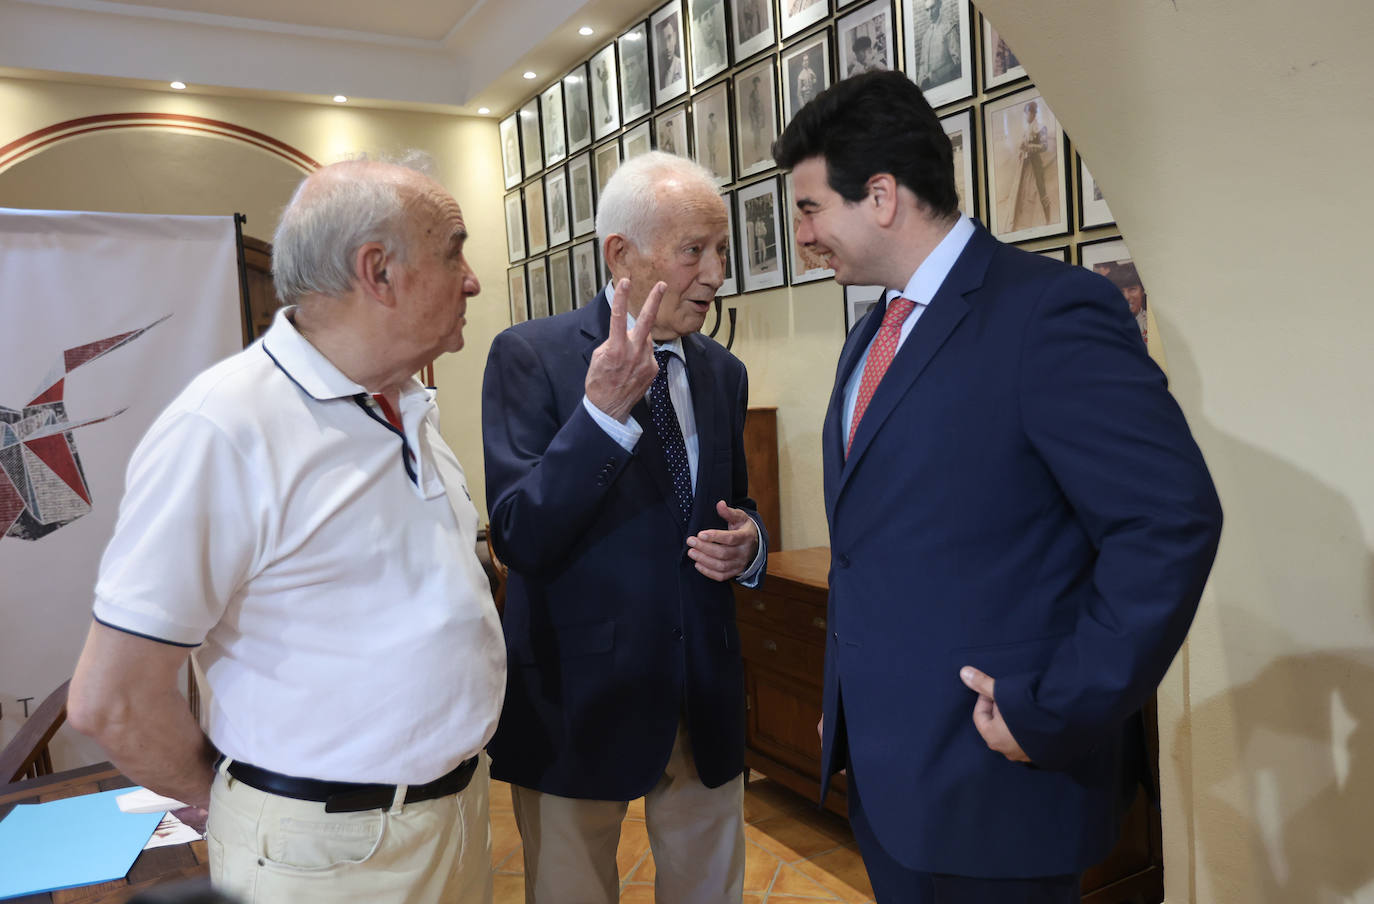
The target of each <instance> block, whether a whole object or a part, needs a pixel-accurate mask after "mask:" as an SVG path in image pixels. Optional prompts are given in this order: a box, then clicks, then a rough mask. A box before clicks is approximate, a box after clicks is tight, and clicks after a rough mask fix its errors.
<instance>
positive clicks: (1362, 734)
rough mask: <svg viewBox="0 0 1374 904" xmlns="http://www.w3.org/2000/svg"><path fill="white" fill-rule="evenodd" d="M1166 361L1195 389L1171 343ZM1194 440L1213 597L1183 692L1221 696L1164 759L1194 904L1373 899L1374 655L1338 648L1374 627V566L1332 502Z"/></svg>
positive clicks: (1267, 461)
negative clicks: (1209, 518) (1221, 528)
mask: <svg viewBox="0 0 1374 904" xmlns="http://www.w3.org/2000/svg"><path fill="white" fill-rule="evenodd" d="M1169 362H1170V365H1171V372H1172V373H1173V375H1174V377H1175V378H1176V379H1177V380H1178V381H1179V383H1180V385H1182V386H1199V385H1201V383H1200V377H1199V375H1198V373H1197V371H1196V368H1195V366H1194V362H1193V360H1192V358H1191V357H1190V356H1189V354H1188V350H1187V347H1186V343H1184V342H1183V341H1181V337H1177V336H1171V337H1170V344H1169ZM1191 410H1193V411H1200V410H1202V406H1201V405H1194V406H1192V408H1191ZM1192 427H1193V431H1194V434H1195V436H1196V437H1197V439H1198V442H1199V444H1200V445H1201V446H1202V447H1203V449H1204V450H1205V451H1206V453H1207V457H1208V462H1209V465H1210V466H1211V467H1212V473H1213V476H1214V478H1215V479H1216V481H1217V486H1218V489H1219V491H1220V493H1221V498H1222V502H1223V505H1224V506H1225V507H1226V529H1225V530H1226V533H1225V535H1224V537H1223V540H1222V554H1221V556H1220V557H1219V559H1218V562H1217V567H1216V569H1215V570H1214V571H1213V581H1212V586H1213V588H1217V587H1221V588H1226V589H1225V591H1224V593H1225V596H1223V595H1221V594H1216V593H1215V590H1214V595H1213V596H1212V598H1213V599H1215V603H1214V604H1213V606H1214V609H1213V611H1212V612H1210V613H1209V612H1207V611H1206V610H1205V609H1204V610H1203V611H1202V612H1200V613H1199V617H1198V622H1197V625H1196V626H1195V631H1194V634H1195V635H1197V640H1196V641H1195V642H1194V643H1192V644H1191V645H1190V666H1189V668H1190V681H1189V683H1190V688H1189V690H1190V692H1191V691H1192V690H1194V689H1197V688H1203V689H1207V688H1214V687H1218V686H1225V685H1230V686H1228V687H1227V689H1226V690H1225V691H1224V692H1223V693H1219V694H1216V695H1214V696H1211V697H1207V698H1201V697H1195V698H1194V699H1193V702H1192V705H1191V712H1190V716H1189V717H1188V720H1187V721H1188V724H1187V725H1183V726H1181V730H1180V731H1179V733H1178V734H1177V738H1178V739H1179V743H1178V744H1177V745H1176V747H1175V749H1174V752H1173V756H1174V758H1175V761H1176V762H1178V763H1180V764H1181V768H1183V769H1184V770H1185V776H1184V782H1185V785H1191V794H1190V798H1187V799H1190V800H1191V805H1192V812H1191V813H1190V814H1189V815H1188V816H1187V821H1188V823H1189V831H1190V833H1191V835H1192V839H1193V847H1194V857H1195V858H1196V862H1195V866H1196V870H1197V872H1196V875H1197V877H1198V878H1197V879H1196V880H1195V881H1196V883H1197V885H1198V887H1196V888H1194V889H1193V900H1196V901H1199V902H1205V901H1217V902H1246V904H1324V902H1331V904H1336V902H1345V901H1353V900H1359V901H1371V900H1374V896H1371V892H1374V887H1371V883H1374V849H1372V848H1371V845H1372V844H1374V650H1372V649H1370V648H1368V647H1364V646H1349V644H1350V642H1351V641H1352V640H1358V639H1359V638H1360V637H1362V636H1363V635H1364V634H1366V633H1367V631H1368V627H1369V624H1370V622H1371V618H1372V617H1374V552H1371V551H1370V550H1369V549H1368V548H1367V547H1366V546H1365V545H1364V540H1363V536H1364V535H1363V531H1362V528H1361V525H1360V522H1359V520H1358V518H1357V517H1356V513H1355V509H1354V507H1353V506H1352V505H1351V504H1350V502H1349V501H1348V500H1347V499H1346V498H1345V497H1344V496H1343V495H1342V494H1341V493H1340V492H1338V491H1337V490H1335V489H1334V488H1332V487H1330V486H1328V485H1326V484H1324V483H1322V482H1321V481H1319V480H1318V479H1316V478H1315V477H1313V476H1312V475H1311V474H1309V473H1306V472H1305V471H1303V470H1301V469H1299V468H1297V467H1294V466H1293V465H1291V464H1289V463H1287V462H1285V461H1283V460H1281V459H1279V458H1277V457H1275V456H1273V455H1272V454H1270V453H1268V452H1266V451H1264V450H1262V449H1259V448H1257V447H1255V446H1252V445H1249V444H1247V443H1245V442H1243V441H1241V440H1239V439H1237V438H1236V437H1234V436H1231V435H1229V434H1226V433H1223V432H1221V431H1219V430H1216V429H1215V428H1213V427H1211V426H1210V424H1208V423H1207V422H1205V421H1194V422H1193V424H1192ZM1352 588H1354V589H1353V590H1352ZM1207 605H1208V604H1207V603H1206V602H1204V607H1205V606H1207ZM1199 628H1200V629H1201V630H1198V629H1199ZM1342 641H1344V644H1342ZM1307 648H1310V649H1312V650H1314V652H1312V653H1310V654H1298V655H1294V651H1295V650H1302V649H1307ZM1218 660H1219V661H1218ZM1217 671H1219V672H1220V676H1219V677H1218V678H1216V679H1211V680H1209V679H1208V678H1207V676H1208V675H1211V674H1214V673H1216V672H1217ZM1190 747H1191V749H1189V748H1190ZM1187 770H1191V775H1190V776H1189V775H1187V774H1186V771H1187ZM1362 890H1363V893H1361V892H1362Z"/></svg>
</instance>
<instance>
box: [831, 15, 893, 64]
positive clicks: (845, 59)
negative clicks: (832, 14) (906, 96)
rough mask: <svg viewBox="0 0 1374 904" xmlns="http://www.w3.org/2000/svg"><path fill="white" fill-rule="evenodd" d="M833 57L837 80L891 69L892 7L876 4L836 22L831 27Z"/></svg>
mask: <svg viewBox="0 0 1374 904" xmlns="http://www.w3.org/2000/svg"><path fill="white" fill-rule="evenodd" d="M835 53H836V56H837V58H838V60H839V70H838V77H839V78H849V77H850V76H851V75H858V74H859V73H861V72H877V71H878V70H880V69H891V68H892V62H893V43H892V4H891V3H889V2H888V0H877V2H874V3H870V4H868V5H867V6H861V7H859V8H858V9H856V10H854V12H852V13H849V14H848V15H846V16H845V17H844V18H842V19H840V20H839V22H837V23H836V25H835Z"/></svg>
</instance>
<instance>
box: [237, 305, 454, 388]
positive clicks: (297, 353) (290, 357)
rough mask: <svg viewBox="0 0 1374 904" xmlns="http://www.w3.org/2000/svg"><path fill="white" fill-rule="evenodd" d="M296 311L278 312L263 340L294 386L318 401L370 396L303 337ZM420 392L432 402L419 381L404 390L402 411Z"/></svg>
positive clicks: (290, 307)
mask: <svg viewBox="0 0 1374 904" xmlns="http://www.w3.org/2000/svg"><path fill="white" fill-rule="evenodd" d="M295 311H296V308H295V306H294V305H292V306H289V307H284V308H281V309H280V310H278V311H277V316H276V317H275V318H274V319H273V320H272V326H271V327H270V328H269V329H268V330H267V332H266V333H265V334H264V335H263V337H262V348H263V351H265V352H267V354H268V356H269V357H271V359H272V360H273V361H275V362H276V364H277V366H278V367H280V368H281V369H282V372H283V373H285V374H286V375H287V376H288V377H290V378H291V382H293V383H295V384H296V385H297V386H299V387H300V388H301V389H303V390H305V392H306V393H307V394H309V395H310V397H311V398H313V399H315V400H317V401H321V402H323V401H327V400H329V399H340V398H351V397H352V396H356V395H358V394H359V393H366V392H367V389H366V388H365V387H363V386H361V385H359V384H358V383H355V382H354V381H353V380H351V379H349V378H348V376H347V375H346V374H344V372H343V371H341V370H339V369H338V368H337V367H335V366H334V363H333V362H332V361H330V360H329V359H328V358H326V357H325V356H324V354H323V353H322V352H321V351H320V350H319V349H317V348H315V346H313V345H311V344H310V340H308V339H306V338H305V337H304V336H302V335H301V334H300V331H299V330H297V329H296V325H295V324H294V323H292V321H291V318H292V316H293V315H294V314H295ZM416 391H419V392H422V393H425V395H426V397H427V398H428V391H427V390H425V389H424V387H422V386H421V385H420V383H419V381H417V380H415V379H411V380H410V381H409V383H407V384H406V385H405V386H402V387H401V405H402V408H405V407H406V402H407V401H409V398H408V397H409V396H410V395H412V394H413V393H414V392H416Z"/></svg>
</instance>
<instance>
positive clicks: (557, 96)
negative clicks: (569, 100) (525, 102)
mask: <svg viewBox="0 0 1374 904" xmlns="http://www.w3.org/2000/svg"><path fill="white" fill-rule="evenodd" d="M539 112H540V113H541V114H542V115H543V117H544V165H545V166H553V165H554V164H555V163H559V162H560V161H562V160H563V159H564V158H565V157H567V156H568V142H567V138H566V137H565V136H564V131H563V83H562V82H554V83H553V84H552V85H550V86H549V87H548V88H546V89H545V90H544V93H543V94H541V95H539Z"/></svg>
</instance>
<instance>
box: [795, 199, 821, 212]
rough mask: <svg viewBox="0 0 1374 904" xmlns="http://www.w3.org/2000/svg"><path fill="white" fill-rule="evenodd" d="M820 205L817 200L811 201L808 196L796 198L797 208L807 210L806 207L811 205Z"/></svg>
mask: <svg viewBox="0 0 1374 904" xmlns="http://www.w3.org/2000/svg"><path fill="white" fill-rule="evenodd" d="M820 206H821V205H820V204H819V203H818V202H816V201H812V200H811V199H810V198H798V199H797V209H798V210H807V209H809V208H812V207H820Z"/></svg>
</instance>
